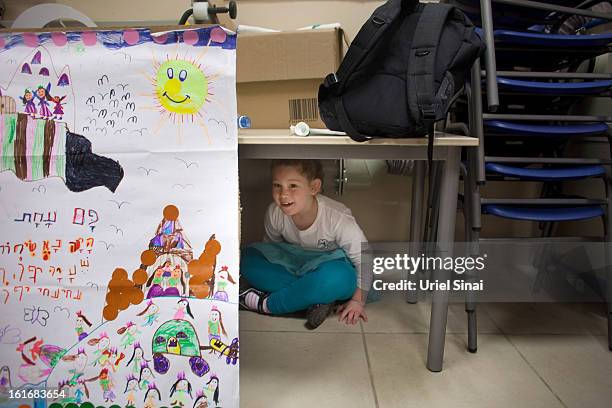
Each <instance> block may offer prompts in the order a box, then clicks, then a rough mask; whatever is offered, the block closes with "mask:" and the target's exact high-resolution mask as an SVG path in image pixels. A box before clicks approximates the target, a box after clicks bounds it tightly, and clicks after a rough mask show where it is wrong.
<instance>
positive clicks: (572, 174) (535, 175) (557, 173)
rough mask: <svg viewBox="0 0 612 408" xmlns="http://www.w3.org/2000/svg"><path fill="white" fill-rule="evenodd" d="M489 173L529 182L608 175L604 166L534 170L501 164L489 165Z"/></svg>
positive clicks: (487, 168)
mask: <svg viewBox="0 0 612 408" xmlns="http://www.w3.org/2000/svg"><path fill="white" fill-rule="evenodd" d="M485 168H486V170H487V171H490V172H494V173H497V174H501V175H503V176H508V177H518V178H521V179H527V180H541V181H552V180H572V179H582V178H587V177H599V176H603V175H604V174H606V169H605V168H604V166H573V167H559V168H545V169H533V168H528V167H516V166H508V165H505V164H499V163H487V164H486V165H485Z"/></svg>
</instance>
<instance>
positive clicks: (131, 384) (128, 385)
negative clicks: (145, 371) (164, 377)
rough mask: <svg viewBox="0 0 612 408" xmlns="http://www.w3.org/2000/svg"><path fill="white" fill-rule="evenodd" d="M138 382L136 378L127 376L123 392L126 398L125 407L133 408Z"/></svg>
mask: <svg viewBox="0 0 612 408" xmlns="http://www.w3.org/2000/svg"><path fill="white" fill-rule="evenodd" d="M138 388H139V385H138V380H137V379H136V377H134V376H133V375H132V374H130V375H128V376H127V379H126V382H125V391H123V393H124V394H127V396H126V399H127V401H126V406H128V407H135V406H136V393H137V392H138Z"/></svg>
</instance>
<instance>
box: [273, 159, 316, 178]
mask: <svg viewBox="0 0 612 408" xmlns="http://www.w3.org/2000/svg"><path fill="white" fill-rule="evenodd" d="M281 166H287V167H296V168H297V169H298V171H299V172H300V173H301V174H302V175H303V176H304V177H306V178H307V179H308V181H312V180H314V179H320V180H321V182H323V165H322V164H321V160H318V159H277V160H272V163H271V164H270V169H271V170H272V171H274V169H276V168H277V167H281Z"/></svg>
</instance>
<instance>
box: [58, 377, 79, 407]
mask: <svg viewBox="0 0 612 408" xmlns="http://www.w3.org/2000/svg"><path fill="white" fill-rule="evenodd" d="M57 392H58V394H59V396H58V398H57V399H58V400H59V402H60V403H62V404H69V403H72V402H75V397H74V386H73V385H71V383H70V381H68V380H66V381H60V382H59V383H58V384H57Z"/></svg>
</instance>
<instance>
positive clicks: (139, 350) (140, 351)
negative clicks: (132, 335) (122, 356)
mask: <svg viewBox="0 0 612 408" xmlns="http://www.w3.org/2000/svg"><path fill="white" fill-rule="evenodd" d="M142 354H143V351H142V349H141V348H140V347H138V348H137V349H136V350H134V355H135V356H136V357H142Z"/></svg>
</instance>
